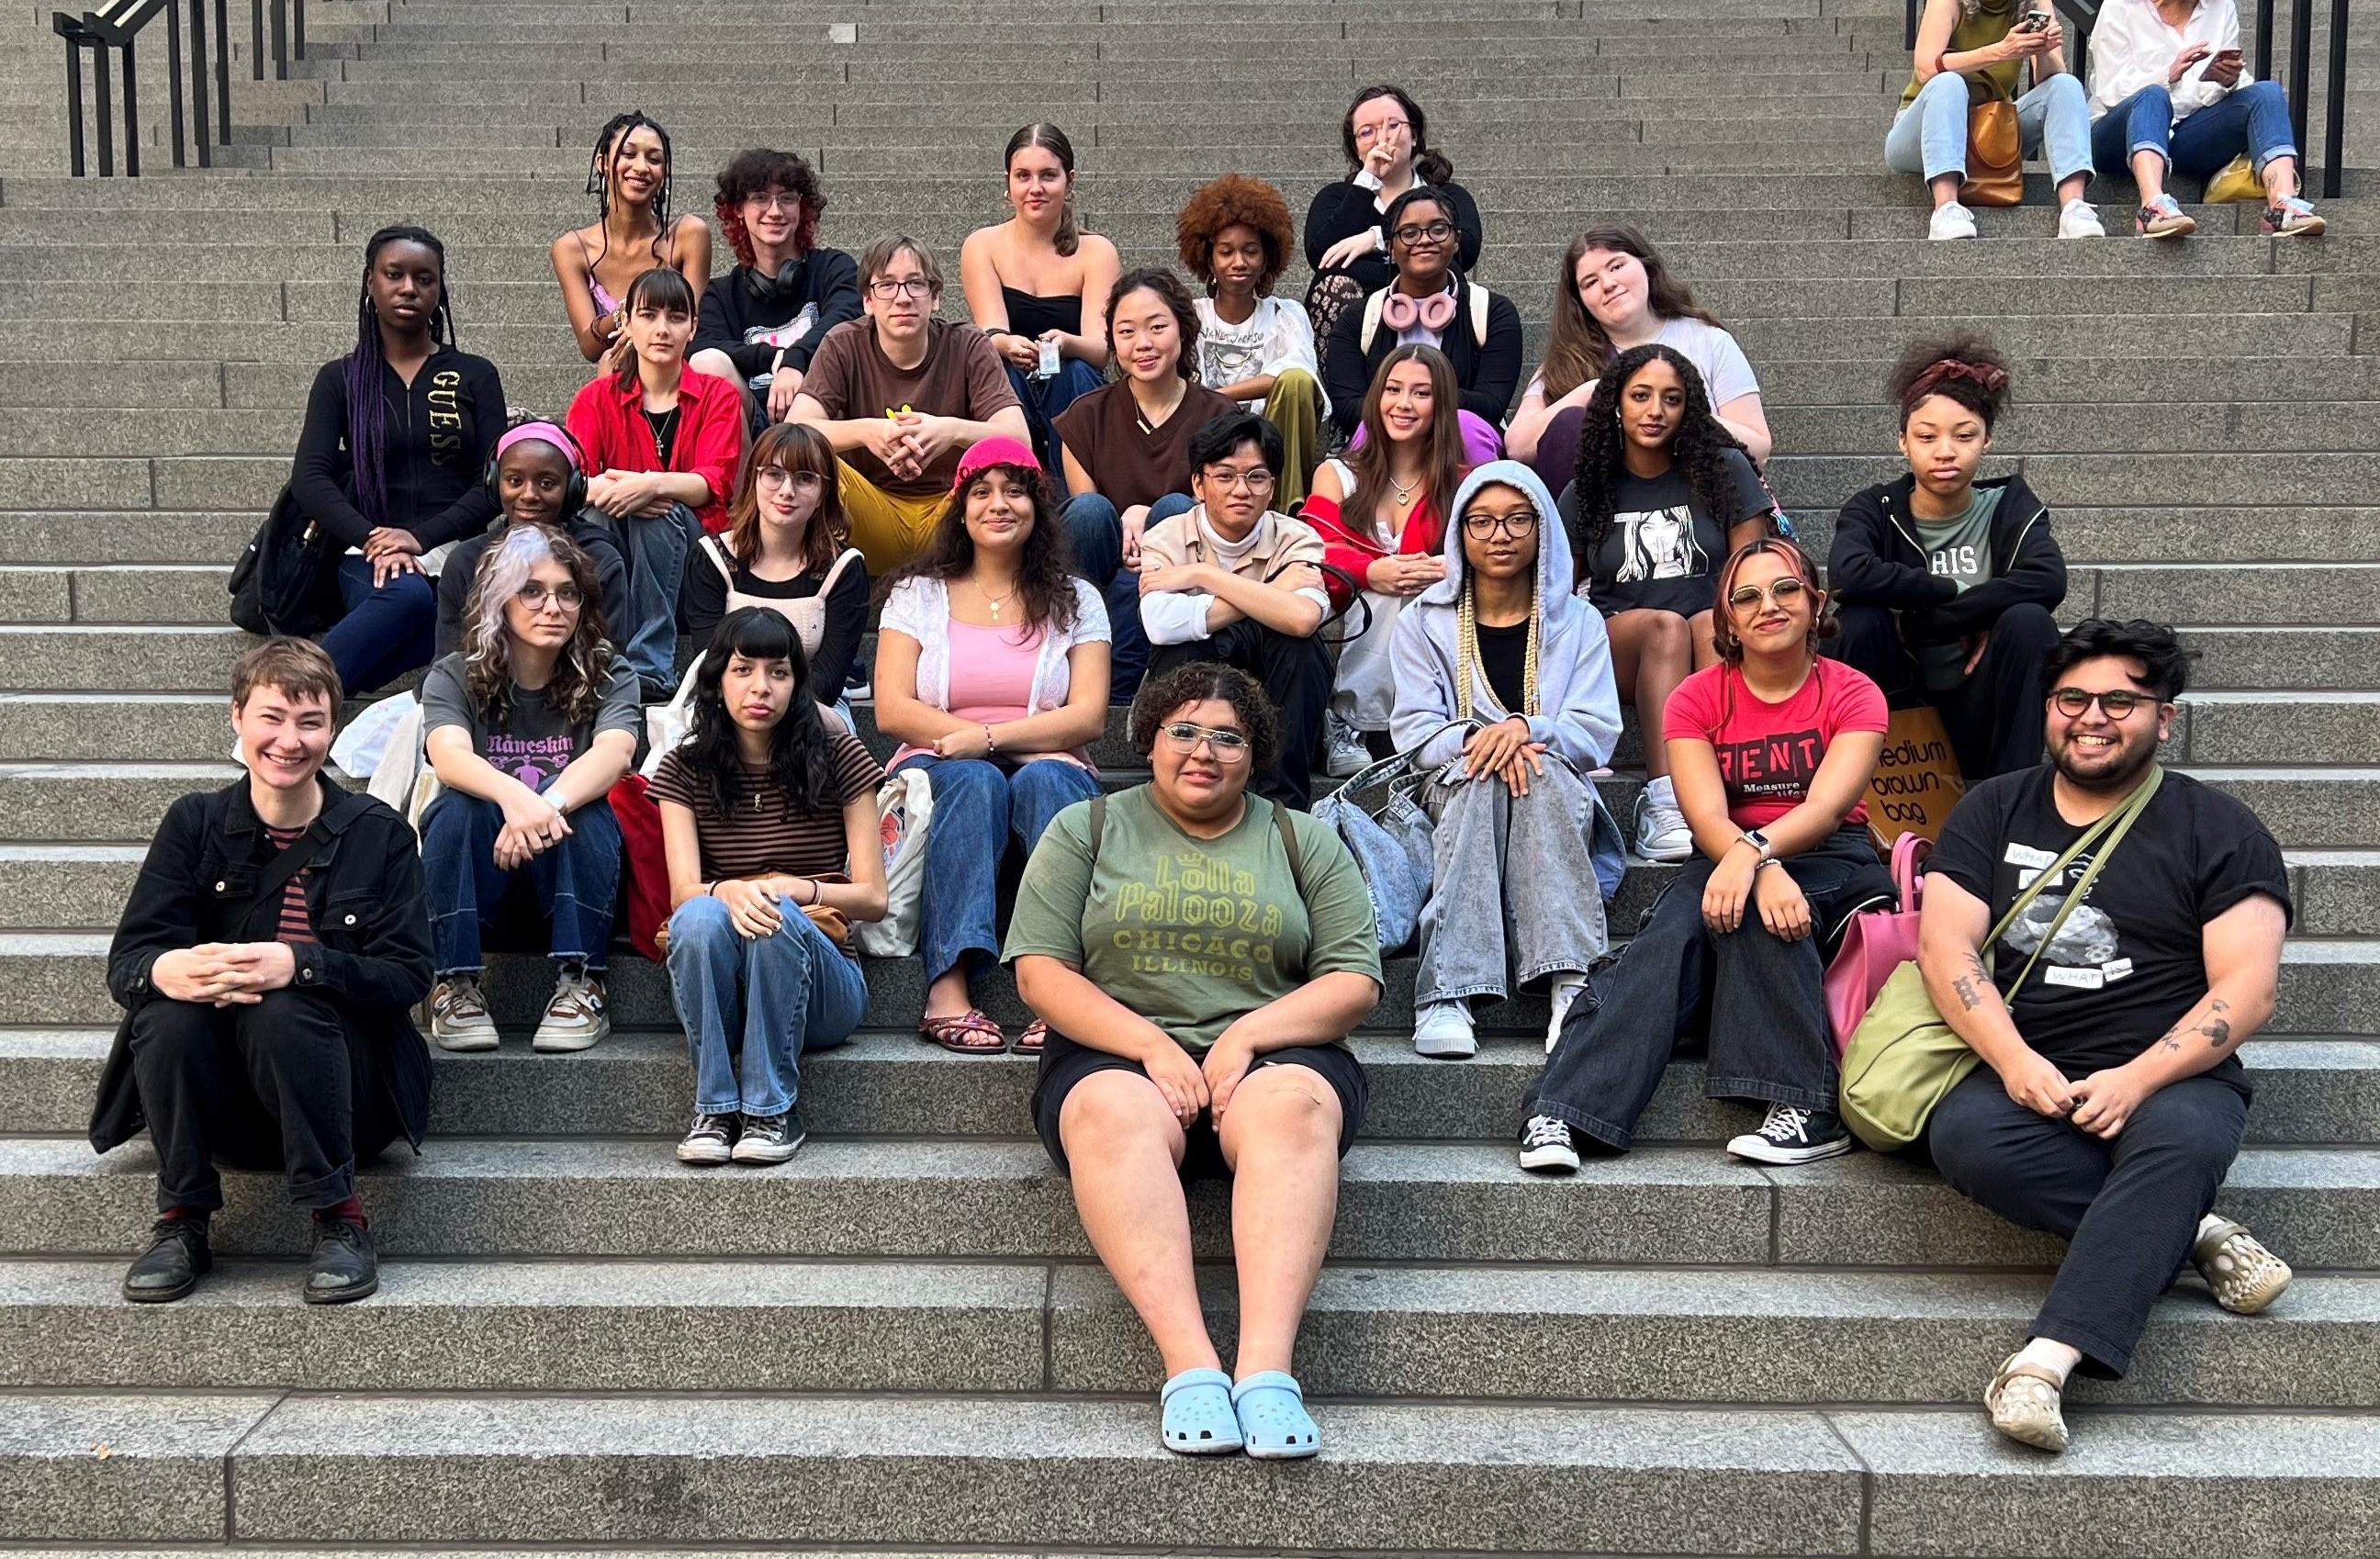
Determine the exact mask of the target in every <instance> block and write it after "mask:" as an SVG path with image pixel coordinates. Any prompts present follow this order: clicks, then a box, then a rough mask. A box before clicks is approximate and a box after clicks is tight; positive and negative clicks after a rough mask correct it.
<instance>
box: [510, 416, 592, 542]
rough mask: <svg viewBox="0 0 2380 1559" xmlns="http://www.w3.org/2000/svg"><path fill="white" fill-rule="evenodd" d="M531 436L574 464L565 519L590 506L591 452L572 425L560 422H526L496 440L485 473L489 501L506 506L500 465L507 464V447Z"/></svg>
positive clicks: (566, 493) (565, 491) (564, 498)
mask: <svg viewBox="0 0 2380 1559" xmlns="http://www.w3.org/2000/svg"><path fill="white" fill-rule="evenodd" d="M530 439H535V440H537V441H539V442H540V443H547V444H552V445H553V447H554V448H555V449H558V450H560V451H561V452H562V458H563V460H564V461H565V463H567V464H568V465H569V466H570V481H569V485H568V486H566V487H565V488H564V489H562V517H563V519H564V520H565V521H567V520H570V519H574V518H576V517H577V514H578V511H579V510H581V509H583V508H585V507H586V506H587V452H586V451H584V450H582V449H580V448H579V447H578V440H577V438H576V437H575V436H574V435H573V434H572V433H571V431H570V429H567V428H565V427H563V426H562V425H561V424H560V423H558V422H524V423H522V424H521V425H520V426H519V427H517V428H513V429H506V430H505V432H504V437H502V438H500V439H498V440H497V441H496V448H495V452H494V453H492V454H490V455H489V456H488V471H487V476H486V477H485V481H486V485H487V489H488V499H489V502H492V503H494V504H495V505H496V507H497V508H499V509H501V508H503V507H504V495H503V494H502V493H501V492H499V491H498V490H497V487H496V468H497V467H498V466H499V465H503V464H504V451H506V450H508V449H510V448H512V447H513V446H514V445H515V444H517V443H524V442H526V441H528V440H530Z"/></svg>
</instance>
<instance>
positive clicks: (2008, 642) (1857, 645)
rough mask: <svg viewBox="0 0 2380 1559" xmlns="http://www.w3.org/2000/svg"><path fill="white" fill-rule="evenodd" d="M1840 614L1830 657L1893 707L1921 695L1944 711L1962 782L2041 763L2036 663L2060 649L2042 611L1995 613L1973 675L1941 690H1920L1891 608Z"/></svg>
mask: <svg viewBox="0 0 2380 1559" xmlns="http://www.w3.org/2000/svg"><path fill="white" fill-rule="evenodd" d="M1838 616H1839V620H1840V622H1841V624H1842V632H1841V633H1840V634H1838V635H1837V636H1836V637H1835V638H1834V639H1832V640H1830V641H1828V645H1827V653H1828V655H1831V656H1833V657H1835V658H1836V659H1839V660H1841V661H1842V662H1844V663H1845V664H1846V665H1850V666H1854V667H1857V668H1858V669H1859V670H1860V671H1864V672H1866V673H1867V674H1868V675H1869V676H1870V677H1872V678H1874V679H1875V681H1876V685H1877V686H1878V687H1881V688H1882V689H1884V692H1885V696H1886V697H1888V698H1890V699H1892V700H1893V701H1894V703H1895V704H1896V705H1899V704H1902V703H1905V702H1906V701H1907V700H1908V699H1910V698H1912V697H1913V696H1922V697H1924V699H1925V701H1926V702H1927V703H1929V704H1931V705H1933V706H1934V707H1935V708H1937V710H1939V711H1941V715H1942V728H1943V730H1944V731H1948V732H1949V737H1950V750H1951V751H1952V752H1954V753H1956V754H1958V755H1959V768H1960V770H1961V772H1962V773H1963V774H1965V775H1966V777H1967V783H1969V784H1970V785H1973V784H1974V783H1976V782H1977V781H1979V780H1984V779H1991V778H1992V777H1993V776H1994V775H1997V774H2013V773H2015V772H2016V771H2017V770H2019V769H2024V768H2031V767H2033V766H2034V765H2035V764H2037V763H2039V762H2040V761H2041V728H2042V723H2043V716H2042V707H2041V700H2042V697H2043V695H2044V693H2045V692H2046V690H2045V689H2044V688H2043V687H2042V685H2041V663H2042V661H2043V660H2044V659H2046V658H2047V656H2048V654H2049V651H2050V647H2052V646H2054V645H2055V644H2057V643H2058V622H2057V621H2056V619H2054V618H2052V617H2051V616H2050V615H2049V613H2048V612H2047V611H2046V610H2043V609H2042V608H2040V607H2037V606H2034V605H2031V604H2029V603H2028V604H2026V605H2022V606H2012V607H2010V608H2009V609H2008V610H2006V611H2004V612H2002V613H2000V617H1999V621H1998V622H1995V623H1993V624H1992V636H1991V641H1990V642H1989V643H1988V644H1986V645H1985V647H1984V658H1983V659H1981V660H1979V661H1977V662H1976V663H1975V669H1974V670H1973V671H1971V672H1969V673H1968V674H1967V676H1966V678H1965V679H1964V680H1963V681H1961V683H1959V685H1958V686H1956V687H1953V688H1949V689H1947V690H1943V691H1940V692H1936V691H1931V690H1926V689H1923V688H1921V687H1920V685H1919V683H1918V678H1917V668H1916V665H1915V663H1914V662H1913V660H1912V659H1910V656H1909V651H1908V648H1907V647H1905V646H1904V645H1902V644H1901V642H1900V626H1899V624H1897V623H1896V622H1894V621H1893V616H1892V612H1891V610H1889V609H1888V608H1886V607H1880V606H1847V607H1844V608H1843V609H1842V610H1841V611H1840V613H1839V614H1838Z"/></svg>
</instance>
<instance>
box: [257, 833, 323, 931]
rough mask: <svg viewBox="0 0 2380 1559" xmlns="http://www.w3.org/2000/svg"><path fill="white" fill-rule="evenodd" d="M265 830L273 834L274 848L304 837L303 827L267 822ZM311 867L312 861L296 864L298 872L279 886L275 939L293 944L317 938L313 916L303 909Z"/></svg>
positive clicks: (304, 907)
mask: <svg viewBox="0 0 2380 1559" xmlns="http://www.w3.org/2000/svg"><path fill="white" fill-rule="evenodd" d="M264 831H265V833H267V834H268V835H270V836H271V837H272V840H273V848H274V849H276V850H286V849H288V848H289V847H290V846H291V845H293V844H296V843H297V841H298V840H301V839H304V838H305V837H306V830H305V829H303V828H274V827H273V825H272V824H270V823H267V824H266V825H265V826H264ZM313 870H314V868H313V865H312V864H311V863H309V864H306V865H303V866H300V867H298V868H297V876H293V877H291V878H290V879H289V885H288V886H287V887H285V888H283V889H282V890H281V923H280V925H279V926H278V927H277V928H276V929H275V930H274V931H273V940H274V941H276V942H288V943H292V944H295V943H299V942H311V941H313V940H315V939H316V938H315V936H314V918H313V916H312V915H310V914H309V913H307V912H306V879H307V877H308V876H311V875H312V873H313Z"/></svg>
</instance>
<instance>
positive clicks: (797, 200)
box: [744, 189, 802, 211]
mask: <svg viewBox="0 0 2380 1559" xmlns="http://www.w3.org/2000/svg"><path fill="white" fill-rule="evenodd" d="M744 203H745V204H746V205H747V206H758V207H759V209H760V210H762V211H800V210H801V209H802V198H801V197H800V196H798V195H790V194H787V193H786V192H785V191H783V190H782V189H771V191H769V193H767V194H766V195H747V196H746V197H744Z"/></svg>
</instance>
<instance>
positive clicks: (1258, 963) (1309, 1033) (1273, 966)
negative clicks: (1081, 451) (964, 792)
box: [934, 664, 1380, 1458]
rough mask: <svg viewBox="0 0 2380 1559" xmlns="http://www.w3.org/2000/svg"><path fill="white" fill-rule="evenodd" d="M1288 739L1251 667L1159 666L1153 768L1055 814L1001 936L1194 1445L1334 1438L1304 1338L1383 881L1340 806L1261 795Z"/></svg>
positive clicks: (1046, 1143)
mask: <svg viewBox="0 0 2380 1559" xmlns="http://www.w3.org/2000/svg"><path fill="white" fill-rule="evenodd" d="M1273 740H1274V731H1273V716H1272V706H1271V704H1270V702H1269V700H1267V699H1266V697H1265V695H1264V693H1263V690H1262V689H1260V688H1258V687H1257V684H1256V682H1255V681H1254V679H1252V678H1250V677H1249V676H1248V675H1247V674H1246V673H1245V672H1243V671H1233V670H1232V669H1230V668H1228V667H1224V666H1216V665H1211V664H1194V665H1188V666H1183V667H1180V668H1178V669H1176V670H1174V671H1168V672H1165V673H1163V674H1161V675H1159V676H1158V677H1156V678H1154V679H1153V680H1152V681H1151V682H1150V683H1148V685H1147V686H1146V687H1144V688H1143V689H1142V690H1141V697H1140V703H1139V704H1138V706H1136V707H1135V709H1134V711H1133V718H1132V741H1133V745H1134V747H1135V749H1137V750H1138V751H1139V752H1140V753H1141V754H1142V755H1143V758H1144V761H1146V762H1147V765H1148V768H1149V779H1148V782H1147V784H1145V785H1137V786H1135V787H1134V788H1132V789H1131V790H1128V791H1123V792H1118V793H1116V794H1115V795H1112V796H1107V797H1102V798H1099V799H1095V800H1091V801H1087V802H1085V803H1082V804H1077V805H1074V806H1069V807H1067V808H1066V809H1065V810H1064V811H1062V812H1061V813H1059V814H1058V816H1056V817H1055V818H1054V819H1052V820H1051V822H1050V828H1049V831H1048V832H1046V833H1044V834H1043V835H1042V836H1041V842H1040V845H1039V846H1038V848H1037V849H1036V850H1035V851H1034V852H1033V858H1032V859H1031V860H1030V861H1029V862H1027V863H1026V867H1025V876H1024V877H1023V878H1022V879H1021V880H1020V881H1019V882H1018V883H1017V887H1016V909H1015V913H1014V916H1013V917H1012V918H1011V919H1010V921H1009V926H1008V944H1007V948H1006V949H1005V951H1004V953H1003V955H1002V956H1003V957H1005V958H1006V960H1007V961H1009V963H1010V964H1012V965H1013V966H1014V969H1015V971H1016V989H1017V994H1018V995H1020V996H1022V997H1024V998H1025V1004H1026V1006H1027V1007H1030V1008H1031V1009H1033V1010H1034V1012H1035V1013H1037V1014H1038V1016H1039V1018H1040V1019H1041V1021H1043V1022H1044V1023H1045V1024H1047V1026H1048V1028H1049V1031H1050V1038H1049V1048H1048V1049H1047V1050H1046V1051H1045V1052H1044V1053H1043V1055H1042V1057H1041V1070H1040V1074H1039V1076H1038V1079H1037V1081H1036V1082H1035V1084H1034V1089H1033V1123H1034V1128H1035V1130H1036V1131H1037V1132H1038V1134H1039V1136H1040V1138H1041V1144H1042V1146H1043V1147H1044V1148H1045V1149H1046V1150H1048V1152H1049V1154H1050V1158H1051V1160H1052V1161H1054V1162H1055V1163H1056V1164H1057V1166H1058V1167H1059V1168H1060V1169H1061V1170H1062V1171H1063V1172H1065V1173H1066V1174H1068V1175H1070V1176H1071V1177H1072V1178H1073V1180H1074V1191H1075V1208H1076V1210H1077V1211H1078V1212H1079V1213H1080V1214H1081V1215H1082V1220H1083V1231H1084V1233H1086V1234H1087V1235H1088V1236H1089V1237H1090V1242H1091V1249H1092V1250H1094V1251H1097V1252H1099V1259H1100V1261H1102V1262H1103V1263H1106V1265H1107V1269H1108V1271H1109V1272H1110V1273H1111V1275H1113V1276H1114V1278H1115V1280H1116V1283H1117V1286H1118V1287H1121V1288H1122V1289H1123V1295H1124V1298H1125V1299H1129V1300H1130V1301H1131V1302H1132V1306H1133V1309H1134V1310H1135V1311H1138V1312H1139V1315H1140V1319H1141V1321H1142V1323H1144V1324H1145V1325H1147V1328H1148V1332H1149V1337H1150V1340H1151V1341H1152V1342H1154V1343H1155V1344H1156V1347H1157V1354H1158V1357H1159V1359H1160V1360H1161V1361H1162V1368H1163V1370H1164V1372H1165V1382H1164V1385H1163V1388H1162V1389H1161V1391H1160V1395H1159V1402H1160V1414H1161V1419H1160V1430H1159V1439H1160V1444H1163V1445H1164V1446H1165V1448H1166V1449H1167V1450H1169V1451H1173V1452H1177V1453H1179V1454H1181V1455H1184V1456H1210V1455H1220V1454H1228V1453H1230V1452H1233V1451H1237V1450H1241V1449H1243V1448H1245V1450H1246V1452H1247V1453H1248V1455H1250V1456H1258V1457H1264V1458H1287V1457H1294V1456H1313V1455H1314V1454H1315V1453H1316V1452H1317V1451H1318V1450H1319V1449H1320V1448H1321V1434H1320V1432H1319V1431H1318V1429H1317V1428H1316V1427H1315V1423H1314V1420H1313V1419H1312V1418H1311V1417H1309V1416H1308V1415H1307V1413H1306V1411H1305V1399H1304V1392H1303V1390H1302V1389H1301V1388H1300V1386H1299V1384H1298V1382H1297V1378H1296V1377H1295V1376H1294V1375H1293V1374H1291V1373H1290V1362H1291V1353H1292V1351H1293V1348H1294V1347H1295V1345H1296V1342H1297V1329H1298V1323H1299V1322H1300V1321H1301V1320H1303V1319H1304V1316H1305V1301H1306V1299H1307V1296H1308V1295H1310V1294H1311V1293H1312V1292H1313V1290H1314V1281H1315V1278H1316V1276H1317V1275H1318V1272H1319V1270H1320V1268H1321V1265H1322V1252H1323V1251H1324V1249H1325V1248H1326V1247H1327V1246H1328V1245H1329V1244H1330V1227H1331V1224H1332V1223H1333V1222H1334V1221H1335V1219H1336V1217H1337V1215H1338V1205H1339V1162H1338V1161H1339V1159H1340V1158H1341V1157H1342V1155H1344V1154H1345V1153H1346V1151H1347V1148H1348V1145H1349V1144H1350V1143H1351V1142H1354V1139H1355V1131H1356V1129H1357V1128H1358V1127H1360V1126H1361V1125H1362V1124H1363V1120H1364V1106H1365V1102H1366V1097H1367V1096H1368V1090H1367V1088H1366V1083H1365V1080H1364V1069H1363V1067H1362V1066H1361V1065H1360V1064H1359V1063H1358V1062H1357V1061H1356V1059H1355V1057H1354V1052H1353V1051H1351V1050H1350V1049H1349V1048H1348V1045H1347V1035H1348V1034H1349V1033H1351V1032H1353V1031H1354V1027H1355V1025H1356V1024H1358V1023H1360V1022H1362V1021H1364V1019H1365V1018H1366V1016H1367V1015H1368V1014H1369V1013H1370V1012H1371V1010H1372V1008H1373V1005H1374V1004H1375V1003H1376V1002H1378V999H1379V996H1380V953H1379V946H1378V937H1377V934H1376V932H1375V931H1374V929H1373V924H1372V903H1371V899H1370V897H1369V896H1368V894H1367V893H1366V889H1365V887H1364V876H1363V874H1362V872H1360V871H1359V870H1357V869H1356V865H1355V860H1354V856H1353V855H1351V854H1349V853H1348V851H1347V847H1346V846H1345V845H1344V844H1342V843H1341V842H1340V840H1339V837H1338V835H1336V834H1335V833H1333V832H1332V831H1331V830H1330V828H1329V827H1328V826H1327V825H1325V824H1321V823H1318V822H1316V821H1315V820H1314V819H1313V818H1311V817H1305V816H1299V815H1298V814H1296V813H1294V812H1292V811H1290V810H1289V809H1288V808H1286V807H1284V806H1282V805H1281V804H1279V803H1276V802H1269V801H1266V800H1264V799H1263V798H1262V797H1260V796H1255V795H1251V794H1249V785H1248V780H1249V777H1250V776H1251V775H1253V774H1256V773H1259V772H1261V771H1262V770H1263V769H1264V768H1265V767H1267V766H1268V765H1269V763H1270V761H1271V759H1272V745H1273ZM934 826H935V827H936V828H941V823H940V822H939V821H937V822H936V824H935V825H934ZM1194 1175H1195V1176H1201V1177H1210V1178H1211V1177H1214V1176H1219V1175H1220V1176H1229V1177H1230V1178H1231V1179H1232V1227H1233V1260H1234V1263H1236V1267H1237V1276H1238V1288H1239V1294H1238V1298H1239V1305H1238V1318H1239V1352H1238V1358H1237V1360H1235V1368H1233V1370H1232V1372H1230V1373H1228V1374H1227V1373H1225V1372H1224V1371H1223V1369H1222V1359H1221V1357H1220V1355H1219V1354H1218V1353H1217V1352H1216V1349H1215V1344H1214V1340H1213V1337H1212V1335H1211V1334H1209V1333H1208V1329H1207V1318H1206V1316H1205V1314H1204V1313H1203V1312H1202V1311H1201V1310H1200V1307H1199V1299H1198V1280H1197V1275H1196V1271H1195V1269H1194V1268H1193V1267H1192V1265H1191V1259H1190V1258H1191V1239H1190V1212H1189V1205H1188V1202H1187V1201H1186V1199H1185V1198H1184V1194H1183V1185H1182V1182H1183V1180H1184V1178H1185V1177H1188V1176H1194Z"/></svg>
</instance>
